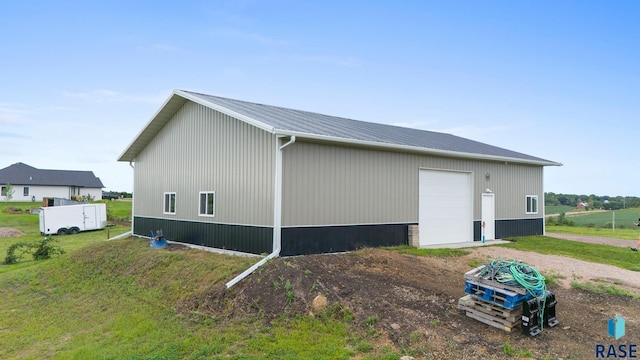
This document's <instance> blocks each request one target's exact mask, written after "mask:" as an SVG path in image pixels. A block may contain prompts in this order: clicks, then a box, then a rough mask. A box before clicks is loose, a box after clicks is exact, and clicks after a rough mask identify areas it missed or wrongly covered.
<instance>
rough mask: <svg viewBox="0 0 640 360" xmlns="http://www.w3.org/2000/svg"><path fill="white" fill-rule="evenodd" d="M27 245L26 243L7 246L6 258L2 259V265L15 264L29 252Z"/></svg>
mask: <svg viewBox="0 0 640 360" xmlns="http://www.w3.org/2000/svg"><path fill="white" fill-rule="evenodd" d="M29 248H30V246H29V244H27V243H16V244H12V245H11V246H9V248H8V249H7V256H6V257H5V258H4V263H5V264H6V265H11V264H17V263H18V261H20V259H22V256H23V255H24V254H26V253H28V252H29Z"/></svg>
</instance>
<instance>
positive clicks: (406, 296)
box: [194, 249, 640, 359]
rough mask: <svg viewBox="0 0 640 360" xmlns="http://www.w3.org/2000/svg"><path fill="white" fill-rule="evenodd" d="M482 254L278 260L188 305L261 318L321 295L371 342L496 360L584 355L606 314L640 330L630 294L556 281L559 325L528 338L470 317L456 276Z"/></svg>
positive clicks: (420, 353)
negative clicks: (371, 335)
mask: <svg viewBox="0 0 640 360" xmlns="http://www.w3.org/2000/svg"><path fill="white" fill-rule="evenodd" d="M483 260H486V257H485V256H480V255H476V254H475V253H472V254H470V255H466V256H463V257H459V258H449V259H442V258H430V257H418V256H412V255H404V254H400V253H397V252H394V251H386V250H380V249H365V250H361V251H357V252H353V253H348V254H338V255H310V256H300V257H293V258H278V259H275V260H273V261H271V262H269V263H268V264H267V265H265V266H263V267H262V268H261V269H259V270H258V271H257V272H256V273H254V274H252V275H251V276H249V277H248V278H246V279H245V280H243V281H241V282H240V283H238V284H237V285H235V286H234V287H232V288H231V289H229V290H227V291H221V289H215V291H212V292H211V293H210V294H208V296H207V297H206V298H202V299H198V301H197V302H194V304H195V303H197V304H198V305H197V306H198V308H199V311H202V310H205V311H207V312H215V313H218V314H220V313H221V312H223V313H226V314H227V315H236V316H244V315H246V314H263V315H265V316H266V317H267V318H268V319H269V318H276V317H278V316H280V315H282V314H294V313H296V314H309V313H311V312H312V303H313V300H314V299H315V298H316V297H317V296H318V295H323V296H325V297H326V299H327V301H328V303H329V308H331V306H332V305H335V304H339V306H341V307H343V308H345V309H349V310H350V311H351V312H352V313H353V318H354V320H353V321H354V325H355V326H357V327H359V328H361V329H362V330H363V331H366V330H370V329H371V328H373V329H375V331H376V332H377V333H378V334H380V336H379V337H378V341H379V342H380V343H386V344H393V345H395V347H396V348H397V349H398V350H399V351H400V350H402V351H405V352H407V349H412V350H411V352H410V354H411V355H413V356H416V358H434V359H475V358H479V357H481V358H491V359H502V358H504V359H506V358H513V357H511V356H510V355H509V354H510V353H511V352H512V351H513V352H515V355H516V356H521V357H522V356H525V357H526V356H529V355H531V356H532V357H534V358H545V357H547V358H552V359H555V358H576V359H579V358H593V357H594V356H595V353H594V348H595V345H596V344H610V343H611V342H612V339H613V338H610V337H608V336H607V321H608V319H609V318H611V317H612V316H613V315H614V314H620V315H621V316H622V317H624V318H625V319H629V320H628V321H627V327H626V333H627V334H636V335H637V334H640V324H639V323H638V321H637V316H636V315H635V314H636V310H637V306H638V305H639V303H638V300H631V299H630V298H628V297H622V296H613V295H594V294H591V293H588V292H584V291H581V290H576V289H573V288H565V287H560V288H558V289H552V290H553V291H554V292H555V294H556V299H557V302H558V305H557V306H556V311H557V318H558V320H559V321H560V325H558V326H556V327H553V328H548V329H547V328H545V329H544V330H543V331H542V333H541V334H539V335H537V336H535V337H531V336H529V335H525V334H523V333H522V331H521V330H520V328H515V329H514V331H512V332H505V331H504V330H500V329H497V328H494V327H491V326H489V325H486V324H483V323H480V322H478V321H476V320H474V319H471V318H469V317H467V316H465V314H464V312H463V311H461V310H459V309H458V308H457V303H458V299H459V298H460V297H462V296H464V295H465V292H464V289H465V280H464V276H463V275H464V273H465V272H467V271H468V270H470V269H471V268H472V267H471V265H469V264H470V263H475V264H477V262H478V261H483ZM567 261H571V259H567ZM212 290H213V289H212ZM505 344H507V345H508V346H507V345H505ZM509 348H511V350H509ZM407 353H409V352H407Z"/></svg>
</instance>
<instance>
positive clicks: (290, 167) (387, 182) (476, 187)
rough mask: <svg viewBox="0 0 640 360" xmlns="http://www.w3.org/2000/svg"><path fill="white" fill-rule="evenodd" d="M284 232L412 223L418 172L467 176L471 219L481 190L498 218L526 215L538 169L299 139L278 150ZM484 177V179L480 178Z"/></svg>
mask: <svg viewBox="0 0 640 360" xmlns="http://www.w3.org/2000/svg"><path fill="white" fill-rule="evenodd" d="M283 164H284V165H283V174H284V176H283V189H284V191H283V194H284V198H283V226H313V225H342V224H347V225H348V224H379V223H386V224H389V223H417V221H418V173H419V169H420V168H426V169H441V170H442V169H444V170H451V171H464V172H469V173H471V177H472V181H473V194H472V196H473V218H474V219H475V220H477V219H480V217H481V205H482V203H481V198H482V193H483V192H485V191H486V189H490V190H491V191H492V192H494V194H495V199H496V219H507V220H508V219H526V218H532V219H533V218H540V217H542V212H541V211H542V210H541V211H540V213H539V214H525V196H526V195H538V196H539V201H540V209H542V207H541V206H542V200H543V188H542V175H543V172H542V167H541V166H527V165H517V164H510V163H508V164H507V163H504V162H489V161H479V160H462V159H455V158H445V157H434V156H427V155H420V154H407V153H400V152H385V151H375V150H370V149H359V148H345V147H340V146H332V145H322V144H314V143H305V142H304V141H303V140H299V141H298V142H296V143H295V144H294V145H292V146H290V147H288V148H287V149H285V151H284V152H283ZM487 173H488V174H490V179H489V181H486V180H485V174H487Z"/></svg>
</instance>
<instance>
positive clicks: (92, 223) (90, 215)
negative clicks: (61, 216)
mask: <svg viewBox="0 0 640 360" xmlns="http://www.w3.org/2000/svg"><path fill="white" fill-rule="evenodd" d="M83 212H84V230H92V229H96V228H97V227H98V223H97V219H98V217H97V214H96V207H95V206H84V207H83Z"/></svg>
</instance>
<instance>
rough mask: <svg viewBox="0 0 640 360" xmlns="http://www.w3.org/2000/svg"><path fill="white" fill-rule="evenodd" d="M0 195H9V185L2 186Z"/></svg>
mask: <svg viewBox="0 0 640 360" xmlns="http://www.w3.org/2000/svg"><path fill="white" fill-rule="evenodd" d="M0 196H7V187H6V186H0Z"/></svg>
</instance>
